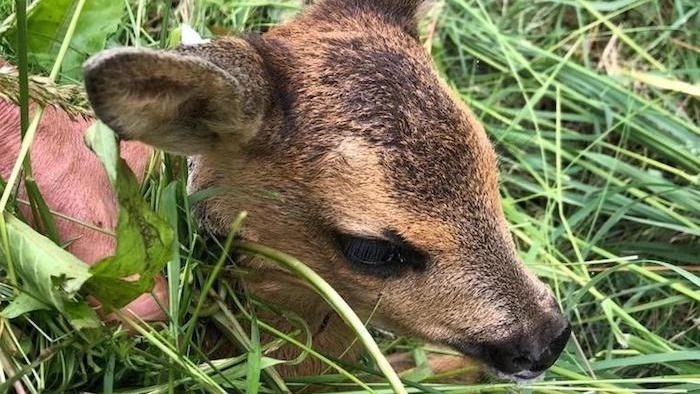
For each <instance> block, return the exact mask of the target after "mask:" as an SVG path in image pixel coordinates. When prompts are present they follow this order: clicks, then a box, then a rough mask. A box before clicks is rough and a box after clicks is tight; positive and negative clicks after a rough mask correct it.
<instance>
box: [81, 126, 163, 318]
mask: <svg viewBox="0 0 700 394" xmlns="http://www.w3.org/2000/svg"><path fill="white" fill-rule="evenodd" d="M86 141H87V143H88V145H89V146H90V147H91V148H92V149H93V151H94V152H95V153H96V154H97V155H98V157H99V158H100V160H101V161H102V164H103V165H104V166H105V168H106V170H107V173H108V174H110V180H111V181H112V184H113V186H114V187H115V189H116V193H117V200H118V202H119V220H118V224H117V231H116V233H117V248H116V251H115V254H114V256H110V257H107V258H105V259H103V260H101V261H99V262H98V263H97V264H95V265H94V266H92V267H91V268H90V272H91V273H92V274H93V277H92V278H90V280H89V281H88V284H87V285H88V287H89V289H90V291H91V293H92V294H93V295H94V296H95V297H97V298H98V299H99V300H100V301H102V302H103V303H105V304H107V305H109V306H110V307H114V308H120V307H122V306H124V305H126V304H128V303H129V302H130V301H132V300H133V299H135V298H136V297H138V296H139V295H140V294H142V293H145V292H148V291H150V290H151V289H152V288H153V285H154V277H155V276H156V275H158V273H160V272H161V271H162V270H163V268H164V267H165V265H166V264H167V262H168V260H169V256H170V254H171V251H172V249H171V248H172V243H173V230H172V229H171V228H170V226H169V225H168V223H167V222H165V221H164V220H163V219H161V218H160V217H159V216H158V215H157V214H156V213H155V212H153V211H152V210H151V208H150V206H149V204H148V203H147V202H146V201H145V200H144V199H143V197H142V196H141V194H140V192H139V185H138V182H137V180H136V177H135V176H134V174H133V173H132V172H131V170H130V169H129V167H128V166H127V165H126V162H124V160H121V159H119V151H118V144H117V142H116V137H115V135H114V133H113V132H112V130H110V129H109V128H108V127H107V126H105V125H104V124H102V123H100V122H97V123H95V124H94V125H93V126H92V127H91V128H90V129H89V130H88V132H87V133H86ZM127 277H131V278H128V279H127Z"/></svg>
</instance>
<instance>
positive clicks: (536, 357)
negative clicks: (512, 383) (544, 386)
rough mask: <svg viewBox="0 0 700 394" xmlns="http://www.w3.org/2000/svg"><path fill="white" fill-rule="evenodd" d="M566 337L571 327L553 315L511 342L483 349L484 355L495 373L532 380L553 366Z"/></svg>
mask: <svg viewBox="0 0 700 394" xmlns="http://www.w3.org/2000/svg"><path fill="white" fill-rule="evenodd" d="M570 335H571V324H570V323H569V321H568V320H566V318H564V317H563V316H562V315H560V314H557V315H555V316H554V317H553V318H551V319H549V320H548V321H546V322H544V323H543V324H540V326H539V327H536V328H535V329H533V330H530V331H529V332H527V333H525V334H520V335H518V336H517V339H515V340H511V341H506V342H502V343H499V344H498V345H490V346H487V349H485V352H484V353H486V354H485V355H486V358H487V359H489V361H490V364H492V366H493V367H494V368H496V369H497V370H498V371H499V372H501V373H504V374H508V375H512V376H513V377H515V378H520V379H532V378H534V377H536V376H538V375H540V374H541V373H542V372H544V371H545V370H546V369H547V368H549V367H551V366H552V364H554V362H555V361H556V360H557V358H559V355H560V354H561V352H562V350H564V347H565V346H566V343H567V342H568V340H569V336H570Z"/></svg>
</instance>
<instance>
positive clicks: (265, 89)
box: [84, 38, 270, 155]
mask: <svg viewBox="0 0 700 394" xmlns="http://www.w3.org/2000/svg"><path fill="white" fill-rule="evenodd" d="M84 71H85V88H86V91H87V95H88V99H89V100H90V103H91V104H92V107H93V109H94V111H95V114H96V115H97V117H98V118H99V119H100V120H102V121H103V122H105V123H106V124H107V125H108V126H109V127H111V128H112V129H113V130H115V131H116V132H117V133H118V134H119V135H120V136H121V137H122V138H125V139H135V140H139V141H142V142H144V143H146V144H149V145H152V146H155V147H157V148H160V149H164V150H166V151H170V152H174V153H181V154H187V155H190V154H201V153H205V152H206V151H208V150H213V149H220V148H221V147H230V148H232V149H236V148H240V147H241V146H242V145H244V144H245V143H246V142H247V141H249V140H250V139H251V138H253V137H254V136H255V134H256V133H257V131H258V130H259V128H260V124H261V122H262V116H263V114H264V112H265V108H266V106H267V104H268V101H269V95H270V93H269V86H268V83H267V80H266V78H265V75H264V67H263V64H262V58H261V57H260V56H259V55H258V53H257V52H256V50H255V49H254V48H253V47H252V46H251V45H250V44H248V43H247V42H246V41H245V40H243V39H238V38H228V39H224V40H219V41H214V42H212V43H209V44H203V45H195V46H186V47H182V48H180V49H178V50H177V51H155V50H148V49H138V48H119V49H112V50H107V51H104V52H101V53H100V54H98V55H96V56H93V57H92V58H90V59H89V60H88V61H87V62H86V63H85V65H84Z"/></svg>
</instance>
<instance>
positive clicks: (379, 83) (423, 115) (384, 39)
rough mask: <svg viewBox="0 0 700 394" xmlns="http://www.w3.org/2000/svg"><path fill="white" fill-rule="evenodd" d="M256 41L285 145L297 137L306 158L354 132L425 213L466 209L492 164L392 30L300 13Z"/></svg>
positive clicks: (369, 21)
mask: <svg viewBox="0 0 700 394" xmlns="http://www.w3.org/2000/svg"><path fill="white" fill-rule="evenodd" d="M256 41H257V44H256V45H257V46H258V47H259V51H260V52H261V53H262V56H263V57H266V62H265V64H266V65H267V66H268V67H269V68H270V69H269V70H268V73H269V74H270V76H271V77H272V78H274V79H275V84H274V85H275V86H276V87H277V93H276V97H277V100H276V101H277V103H278V105H279V107H280V108H281V109H282V111H283V112H284V117H285V122H284V123H285V127H283V130H284V132H283V133H282V134H283V135H284V136H285V137H284V138H285V141H284V142H286V143H285V144H284V145H286V149H287V150H289V149H290V148H292V151H294V152H296V153H298V152H299V151H298V148H299V147H300V146H304V147H305V148H306V149H305V151H306V157H309V156H310V155H314V154H315V153H318V152H329V151H332V149H333V148H334V146H336V145H338V144H339V143H340V142H341V141H342V140H343V139H344V138H362V139H363V140H364V141H366V142H368V143H369V145H371V146H374V147H376V148H378V149H377V152H379V156H380V157H379V159H380V164H381V165H382V166H383V171H384V173H385V175H386V177H387V179H388V180H390V181H391V182H392V185H391V187H388V188H387V189H388V190H389V191H390V193H392V194H393V195H394V197H395V198H396V200H397V201H400V202H401V204H402V205H405V206H406V207H407V208H410V209H416V210H419V211H421V212H422V213H426V214H430V213H431V212H429V211H428V210H426V205H429V206H431V207H434V211H437V210H438V208H439V207H444V206H447V205H449V207H450V209H451V210H455V209H459V208H467V206H468V205H469V201H470V200H472V199H473V198H474V196H475V195H476V196H479V195H483V194H487V193H484V192H483V191H484V188H490V189H493V187H492V184H493V183H495V182H494V180H493V179H485V178H484V177H483V176H482V175H483V174H482V173H485V174H491V173H494V172H495V163H494V162H493V160H492V156H493V153H492V152H491V151H490V149H491V148H490V147H489V146H488V144H484V143H483V142H485V139H484V141H482V139H480V138H477V137H475V133H478V132H479V131H477V130H474V127H473V124H472V123H471V122H469V119H468V115H467V114H466V112H465V111H464V109H463V108H462V107H461V106H460V104H458V103H457V102H455V100H454V99H453V98H452V97H451V96H450V94H449V93H448V91H447V90H446V88H445V87H444V85H443V84H442V83H441V82H440V80H439V77H438V76H437V75H436V74H435V72H434V71H433V70H432V64H431V61H430V59H429V57H428V56H427V54H426V53H425V52H424V50H423V49H422V48H421V46H420V45H419V44H418V43H417V42H416V41H415V40H414V39H413V38H412V37H410V36H408V35H407V34H406V32H405V31H403V30H402V29H399V28H396V27H392V26H391V25H388V24H386V23H385V21H384V20H382V19H381V18H378V17H376V16H375V15H374V14H372V13H369V14H361V13H360V14H358V15H355V18H354V19H352V20H348V21H340V22H337V23H330V22H329V24H328V25H319V24H318V23H315V24H314V25H304V23H303V21H302V23H300V24H298V25H297V24H292V25H288V26H286V27H285V28H284V29H280V30H277V31H273V32H272V34H270V35H266V36H264V37H263V38H261V39H257V40H256ZM292 92H293V93H292ZM269 137H270V138H275V137H276V138H279V135H277V136H269ZM264 138H268V137H267V136H266V137H264ZM296 157H297V158H298V157H299V156H296ZM444 213H445V212H435V214H437V215H443V214H444Z"/></svg>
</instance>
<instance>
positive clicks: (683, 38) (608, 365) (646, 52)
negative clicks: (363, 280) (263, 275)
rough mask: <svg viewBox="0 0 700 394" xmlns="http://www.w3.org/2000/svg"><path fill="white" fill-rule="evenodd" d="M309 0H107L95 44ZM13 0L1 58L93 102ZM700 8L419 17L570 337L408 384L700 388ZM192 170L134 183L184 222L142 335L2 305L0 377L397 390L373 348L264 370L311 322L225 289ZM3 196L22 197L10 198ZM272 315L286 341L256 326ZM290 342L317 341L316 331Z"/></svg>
mask: <svg viewBox="0 0 700 394" xmlns="http://www.w3.org/2000/svg"><path fill="white" fill-rule="evenodd" d="M17 3H18V4H21V2H17ZM38 3H46V4H49V3H52V2H51V1H47V0H43V1H35V2H32V3H31V4H29V7H30V18H29V27H30V28H31V23H32V21H31V10H32V9H33V8H32V7H34V8H36V7H38V5H39V4H38ZM73 3H74V2H60V1H56V2H55V4H54V6H55V7H59V6H61V4H63V5H64V6H65V7H71V8H70V9H62V10H63V11H64V14H65V15H66V20H65V22H66V23H65V26H70V24H69V23H68V22H69V21H70V20H71V18H73V17H74V16H76V15H77V13H79V12H82V11H80V9H79V7H77V5H80V4H73ZM75 3H80V2H75ZM301 3H302V2H301V1H281V2H276V1H275V2H273V1H245V2H224V1H216V0H207V1H200V2H186V1H183V2H180V3H178V4H177V5H174V4H171V3H170V2H163V1H155V0H140V1H130V2H126V3H125V5H124V7H125V8H124V12H123V13H115V14H116V15H118V23H116V24H115V29H114V30H113V31H110V32H108V33H106V35H105V37H106V40H105V41H104V42H103V44H102V46H103V47H110V46H115V45H131V46H148V47H167V46H169V45H171V44H172V42H173V40H174V39H173V36H174V35H175V33H174V32H176V31H177V28H178V26H179V23H181V22H184V23H188V24H190V25H192V26H193V27H194V28H195V30H197V31H200V32H204V33H205V35H217V34H224V33H226V34H228V33H232V32H240V31H242V30H245V29H252V30H256V31H264V30H265V29H267V28H269V26H272V25H274V24H276V23H278V22H279V21H280V20H283V19H285V18H288V17H289V16H290V15H293V14H294V13H295V12H297V11H298V10H300V9H301V8H302V4H301ZM92 6H93V7H94V6H95V5H94V4H93V5H92ZM16 10H17V9H16V7H13V5H12V4H11V2H9V1H6V2H3V3H0V12H2V14H0V19H3V20H5V22H4V23H3V24H2V25H0V34H2V35H1V36H0V39H1V40H2V41H0V43H1V44H2V48H3V51H2V57H3V58H4V59H5V60H9V61H12V62H13V63H14V64H20V65H22V67H21V70H22V71H27V70H30V71H31V73H32V74H34V76H41V75H49V76H50V78H51V79H52V80H54V81H56V82H57V83H58V84H59V85H52V84H43V85H41V84H38V83H37V82H36V81H45V80H40V79H35V78H34V76H33V77H32V78H33V79H32V80H33V81H35V82H33V83H30V84H28V87H29V89H28V92H29V93H28V94H29V95H31V96H32V97H34V98H35V99H36V101H37V102H38V103H44V102H52V100H53V101H56V100H58V102H56V103H57V104H60V105H61V106H65V108H76V109H75V111H78V112H76V113H80V112H79V111H84V110H85V109H84V102H83V101H82V100H78V101H69V98H70V97H80V93H79V92H77V93H76V92H75V88H74V87H73V86H74V85H75V84H77V83H79V82H80V80H79V76H78V77H76V74H75V73H74V72H73V70H66V72H65V73H62V72H59V71H58V70H61V69H60V65H61V63H62V57H63V56H68V58H70V59H73V60H72V62H73V63H71V64H74V63H75V62H76V60H75V59H80V58H81V57H82V58H84V57H85V56H86V55H87V54H86V53H84V52H81V50H82V49H80V47H79V46H72V45H68V46H67V47H65V49H64V51H63V55H61V50H60V48H61V45H60V44H61V42H63V40H64V38H65V37H66V33H69V32H70V30H69V29H67V28H59V29H56V30H55V32H56V35H55V36H54V37H53V38H51V37H50V39H51V40H55V42H54V45H52V46H42V45H39V44H36V46H31V45H30V46H29V52H28V63H27V64H24V62H23V61H21V60H22V57H23V55H22V53H23V52H22V50H21V49H22V48H23V45H25V48H26V45H27V43H26V42H24V43H23V42H20V43H19V44H18V43H16V42H15V43H13V41H12V40H13V39H12V37H10V36H9V32H12V31H16V29H20V30H21V29H22V27H21V23H17V21H21V20H22V17H21V15H20V13H17V15H18V16H20V17H19V18H18V17H16V16H15V11H16ZM84 15H88V17H89V13H88V14H84ZM77 16H78V17H80V16H81V15H77ZM83 18H86V17H83ZM80 21H81V22H79V23H78V25H77V27H78V30H77V31H76V32H75V33H74V34H78V35H79V34H81V30H80V26H81V24H80V23H84V24H88V25H89V23H90V20H89V19H81V20H80ZM93 22H95V21H93ZM699 22H700V5H699V4H697V2H696V1H693V0H675V1H670V2H662V1H659V0H622V1H614V2H602V1H598V2H591V1H585V0H566V1H564V0H551V1H540V2H532V1H527V0H512V1H508V2H483V1H480V0H448V1H442V2H438V4H437V6H436V7H434V8H433V9H432V10H431V12H429V13H428V15H426V17H425V19H424V24H423V27H422V29H421V31H422V40H423V42H424V43H425V45H426V48H428V49H429V50H430V52H431V53H432V56H433V58H434V59H435V61H436V63H437V64H438V67H439V69H440V71H441V73H442V74H443V76H444V77H445V79H446V80H447V81H448V82H449V83H450V84H451V86H452V87H453V88H454V89H455V90H456V91H457V92H458V93H459V95H460V97H462V99H463V100H464V101H465V102H467V103H468V104H469V105H470V107H471V108H472V109H473V111H474V112H475V114H476V115H477V117H478V118H479V119H481V120H482V121H483V122H484V124H485V127H486V130H487V132H488V133H489V134H490V135H491V137H492V139H493V140H494V142H495V144H496V147H497V150H498V151H499V153H500V160H501V171H502V194H503V196H504V209H505V212H506V215H507V217H508V219H509V221H510V223H511V224H512V231H513V233H514V235H515V237H516V240H517V241H518V243H519V246H520V249H521V256H522V258H523V259H524V260H525V261H526V263H527V264H528V265H529V266H530V267H531V268H532V269H533V270H534V271H535V272H536V273H537V274H538V275H540V276H541V277H543V278H545V279H546V280H547V281H548V282H549V284H550V285H551V286H552V288H553V289H554V291H555V293H556V295H557V297H558V299H559V302H560V304H561V306H562V309H563V310H564V311H565V313H566V314H567V315H568V316H569V318H570V319H571V320H572V322H573V324H574V335H573V340H572V341H570V342H569V346H568V347H567V349H566V350H565V352H564V354H563V355H562V357H561V358H560V360H559V362H558V363H557V364H556V365H555V366H554V367H553V368H552V369H551V370H550V372H548V373H547V375H546V377H545V379H544V380H542V381H540V382H536V383H532V384H529V385H524V386H514V385H512V384H510V383H479V384H474V385H466V384H448V383H445V381H444V380H443V381H441V379H440V377H434V376H431V374H430V372H429V371H428V372H425V373H422V374H421V371H413V373H412V374H411V375H410V377H413V378H416V377H420V378H421V379H422V382H420V383H408V382H406V383H405V387H406V388H407V390H409V391H412V392H428V391H430V392H437V393H457V392H502V391H512V392H519V391H522V392H547V393H560V392H572V391H573V392H611V393H641V392H663V393H671V392H679V393H680V392H691V391H693V390H698V388H699V387H700V363H699V362H698V360H699V359H700V330H699V329H698V326H699V325H700V320H699V319H698V316H699V315H700V313H699V311H698V305H699V301H700V279H699V278H698V274H697V273H698V271H700V265H698V264H697V263H698V256H699V255H700V192H699V190H700V188H699V187H698V186H699V185H698V184H699V183H700V175H699V174H700V130H699V129H698V121H699V120H700V104H699V102H698V96H699V95H700V94H698V81H699V80H700V64H699V61H698V56H699V53H700V48H698V46H697V42H698V34H700V33H699V32H700V29H698V26H700V23H699ZM61 26H63V25H61ZM13 29H15V30H13ZM71 34H72V33H71ZM26 40H29V41H30V42H29V44H31V38H27V39H26ZM71 41H72V40H71V38H70V36H69V39H68V42H71ZM32 50H34V52H32ZM39 51H43V52H41V53H40V52H39ZM56 64H57V65H58V66H57V67H59V68H56V67H54V66H55V65H56ZM52 70H53V72H52ZM12 78H15V79H12ZM21 78H22V76H21V75H19V76H16V75H14V74H13V75H11V76H5V75H0V86H1V87H2V93H3V96H4V97H10V99H14V100H17V101H18V102H20V104H22V105H25V106H26V104H27V102H26V101H27V99H26V97H24V98H23V96H24V95H22V94H20V92H19V89H18V88H16V87H12V86H11V85H12V84H13V83H15V82H13V81H19V80H20V79H21ZM76 78H77V79H76ZM6 81H10V82H8V83H6ZM6 85H7V86H6ZM66 92H69V93H70V94H66ZM18 132H19V130H18ZM185 167H186V166H185V165H183V162H182V160H181V159H180V158H176V157H168V156H163V157H162V160H159V161H158V162H157V163H156V164H154V166H153V168H154V171H152V172H151V173H150V176H149V177H148V178H147V179H146V181H145V183H144V184H143V186H142V188H141V192H142V194H143V195H144V196H145V197H146V199H147V200H148V201H149V203H150V204H151V206H152V207H153V208H154V209H156V210H157V212H159V213H160V214H161V216H162V217H163V218H164V219H165V220H166V221H168V222H169V223H170V224H171V226H172V227H173V228H174V229H175V230H176V234H175V235H176V237H177V239H178V243H177V247H175V248H173V249H172V252H171V256H170V262H169V263H168V265H167V267H166V269H165V270H166V273H167V274H168V281H169V288H170V293H171V307H170V310H169V315H170V316H169V317H170V320H169V321H168V322H167V323H162V324H159V325H155V326H152V327H149V328H142V329H140V330H139V333H138V335H131V334H130V333H129V332H128V331H126V330H123V329H117V328H114V327H111V328H104V327H102V328H94V329H88V330H76V329H75V327H74V326H72V325H71V324H70V323H69V321H68V320H67V319H66V318H65V317H64V316H63V315H61V314H58V313H56V312H53V311H35V312H32V313H30V314H25V315H22V316H21V317H18V318H16V319H13V320H8V319H3V320H2V323H3V325H2V331H1V334H0V365H1V366H2V370H3V374H2V378H3V380H2V382H3V383H2V386H0V387H1V388H2V389H4V390H11V387H14V388H15V390H17V391H21V390H23V391H24V392H29V393H34V392H43V391H51V392H79V391H93V392H106V393H110V392H130V393H152V392H156V393H157V392H204V391H208V392H225V391H226V390H234V391H242V392H258V391H259V392H284V391H287V390H297V389H299V388H302V387H305V386H306V385H309V384H315V385H328V387H329V388H328V389H329V390H331V389H333V390H341V391H347V392H366V391H370V390H374V391H376V392H388V391H390V390H391V387H390V386H389V385H388V384H387V383H383V380H382V379H381V376H382V375H381V373H379V372H378V371H377V370H376V368H375V366H374V365H373V363H372V362H371V361H370V362H368V363H365V364H363V365H347V364H345V363H342V362H340V361H337V360H330V359H327V358H326V362H327V363H328V364H329V374H328V375H324V376H319V377H307V378H297V379H287V380H283V379H282V378H281V377H280V376H279V375H278V374H277V373H276V372H275V371H274V369H271V368H266V369H265V368H264V367H267V366H273V365H275V364H276V363H277V361H276V360H274V359H271V358H267V357H266V356H265V355H266V352H267V351H268V350H270V349H274V348H276V347H277V346H279V345H280V343H282V342H284V341H288V342H294V341H296V339H295V338H297V337H298V335H296V334H299V333H303V332H306V331H308V327H306V326H305V323H304V322H303V321H295V327H296V331H295V332H292V333H289V332H281V331H279V330H278V329H276V328H275V327H273V326H270V325H269V324H268V323H266V322H264V321H260V320H258V319H257V318H256V313H255V311H256V310H261V309H264V308H269V306H267V305H265V304H264V303H261V302H260V301H259V300H257V299H256V298H255V297H254V295H250V294H247V293H245V292H240V291H234V289H233V288H232V287H231V285H230V284H229V282H230V279H231V278H237V277H240V275H245V272H241V270H240V269H238V268H235V266H233V265H231V264H228V261H226V258H222V256H225V255H226V254H225V253H224V252H225V251H226V250H228V249H229V248H230V247H232V245H230V240H229V242H228V243H227V242H223V240H222V243H223V245H222V244H218V245H217V244H216V243H210V242H205V241H204V239H203V237H202V235H201V234H199V233H198V232H197V229H196V226H195V225H194V220H193V219H192V218H191V216H190V215H191V214H190V211H189V206H191V205H192V204H193V202H194V200H196V199H197V198H200V197H201V196H189V197H188V196H187V194H186V191H185V186H184V185H185V184H186V174H184V173H183V171H180V170H179V169H180V168H185ZM8 196H9V194H8ZM7 202H8V205H7V207H11V206H12V202H13V201H7ZM3 208H4V207H3ZM4 226H6V224H5V223H4V222H3V223H0V227H4ZM0 231H2V232H4V231H6V229H5V228H0ZM0 235H1V234H0ZM0 240H1V238H0ZM239 246H241V245H239ZM242 246H243V248H242V249H241V250H243V251H245V252H250V253H253V254H261V253H262V254H266V253H267V254H271V253H272V254H274V253H273V252H270V251H267V249H264V248H263V247H262V246H256V245H247V246H245V245H242ZM5 247H7V245H6V244H5ZM272 257H274V256H272ZM277 257H279V256H277ZM217 262H218V263H217ZM16 284H17V283H16V282H14V281H12V278H11V276H10V275H9V272H7V273H6V274H5V275H4V276H3V277H2V280H1V281H0V295H1V296H2V299H3V300H4V301H5V302H9V301H10V300H12V299H13V298H14V297H15V290H16V288H15V286H16ZM20 290H21V287H20ZM290 320H292V321H294V318H293V317H290ZM216 323H218V325H219V326H221V327H226V329H225V330H224V335H225V336H226V337H228V338H229V339H230V340H232V341H233V342H235V343H237V344H238V346H239V347H240V348H241V349H242V350H243V351H242V353H241V354H242V356H240V357H237V358H230V359H225V360H217V361H212V360H213V359H214V358H213V356H212V354H213V352H214V351H215V350H216V346H214V345H212V343H211V342H210V341H209V339H208V327H210V326H211V325H213V324H216ZM261 332H267V333H272V334H273V337H275V338H278V339H277V340H274V341H271V342H261V339H260V333H261ZM377 340H378V343H379V345H380V347H381V348H382V350H383V351H384V352H385V353H387V354H388V353H392V352H403V351H410V352H412V354H413V355H414V356H415V357H416V359H418V360H420V359H421V358H422V357H424V356H425V354H426V353H430V352H431V351H433V350H432V349H431V348H430V347H429V346H425V345H424V344H422V343H420V342H419V341H415V340H412V339H409V338H391V337H387V336H384V335H382V334H378V335H377ZM297 345H298V346H299V347H301V348H303V349H305V350H306V352H307V353H308V354H310V356H309V357H313V356H315V354H316V351H315V350H314V349H309V348H308V346H307V345H308V344H305V343H297ZM321 357H323V356H321ZM423 372H424V371H423ZM377 382H379V383H377Z"/></svg>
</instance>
